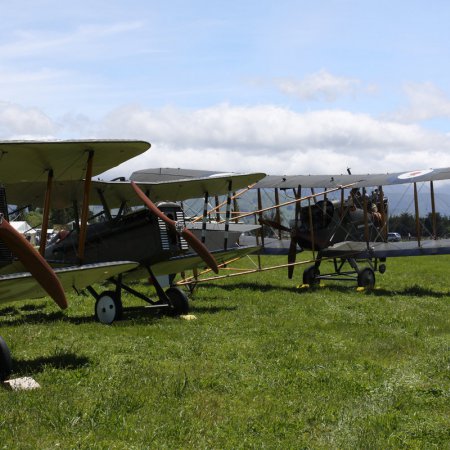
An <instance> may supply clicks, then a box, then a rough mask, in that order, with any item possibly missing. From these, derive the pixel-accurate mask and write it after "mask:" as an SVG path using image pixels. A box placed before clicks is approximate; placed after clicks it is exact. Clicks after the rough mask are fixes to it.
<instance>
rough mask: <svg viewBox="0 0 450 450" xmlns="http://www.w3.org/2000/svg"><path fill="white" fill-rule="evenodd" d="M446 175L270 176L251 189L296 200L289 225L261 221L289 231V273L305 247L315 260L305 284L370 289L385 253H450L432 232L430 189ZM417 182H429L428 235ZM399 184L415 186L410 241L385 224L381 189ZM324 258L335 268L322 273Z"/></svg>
mask: <svg viewBox="0 0 450 450" xmlns="http://www.w3.org/2000/svg"><path fill="white" fill-rule="evenodd" d="M449 178H450V168H441V169H427V170H416V171H411V172H398V173H389V174H367V175H356V174H355V175H352V174H345V175H294V176H275V175H272V176H267V177H266V178H264V179H263V180H261V181H260V182H258V183H257V184H256V185H255V186H254V188H255V189H257V190H260V189H275V190H283V191H285V192H286V191H291V192H292V197H294V198H295V199H296V200H298V201H296V202H295V205H296V206H295V213H294V217H293V218H292V219H291V220H290V223H289V226H285V225H283V224H282V223H281V221H279V220H278V221H277V220H266V219H264V217H262V216H261V217H260V223H262V224H263V226H270V227H273V228H275V229H278V230H281V231H285V232H287V233H289V235H290V245H289V250H288V274H289V277H292V274H293V269H294V266H295V261H296V254H297V253H298V252H299V251H301V250H302V249H308V250H312V251H313V255H314V257H313V259H314V261H315V262H314V264H313V265H311V266H310V267H308V268H307V269H306V270H305V271H304V272H303V283H304V284H308V285H313V284H317V283H318V282H319V281H320V280H322V279H325V280H338V281H353V280H355V281H356V282H357V284H358V286H361V287H368V288H373V287H374V285H375V272H376V271H378V272H379V273H381V274H382V273H384V272H385V270H386V259H387V258H390V257H397V256H420V255H436V254H448V253H450V240H449V239H439V238H438V236H437V233H436V207H435V194H434V182H435V181H438V180H447V179H449ZM420 183H429V186H430V198H431V206H432V212H431V216H432V224H433V226H432V227H433V229H432V230H430V233H429V234H430V236H431V239H423V238H422V237H421V236H422V229H421V223H420V217H419V216H420V211H419V198H418V188H417V186H418V184H420ZM402 184H412V185H413V188H414V205H415V223H416V233H415V236H416V239H414V240H412V241H411V240H409V241H398V239H391V238H390V233H389V228H388V218H389V199H388V196H386V195H385V194H384V190H385V189H384V188H386V187H387V186H398V185H402ZM302 190H303V191H302ZM305 190H310V194H307V195H306V196H304V197H302V192H305ZM317 190H320V193H316V192H317ZM332 193H334V194H335V195H334V197H332ZM302 202H303V203H302ZM305 203H306V205H305ZM276 206H279V205H276ZM324 260H331V261H332V262H333V270H332V271H331V272H328V273H322V274H321V272H320V266H321V263H322V261H324Z"/></svg>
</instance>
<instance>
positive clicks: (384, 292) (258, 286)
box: [203, 282, 450, 298]
mask: <svg viewBox="0 0 450 450" xmlns="http://www.w3.org/2000/svg"><path fill="white" fill-rule="evenodd" d="M294 284H295V282H294ZM203 286H204V287H206V288H207V287H211V288H212V287H214V288H216V289H221V290H224V291H234V290H237V289H252V290H258V291H261V292H269V291H280V290H282V291H285V292H292V293H296V294H301V293H303V292H314V291H319V290H320V291H321V292H323V291H324V289H325V290H328V291H330V292H342V293H348V292H349V291H354V290H355V289H356V286H355V284H346V285H345V286H344V285H325V286H320V287H319V286H318V287H310V288H307V289H298V288H297V287H296V286H295V285H293V286H291V287H289V286H275V285H273V284H269V283H264V284H263V283H242V282H240V283H227V284H224V285H216V284H211V283H205V284H204V285H203ZM365 293H366V294H367V295H375V296H380V297H381V296H384V297H395V296H399V295H401V296H407V297H411V296H413V297H434V298H443V297H448V296H449V295H450V293H448V292H439V291H435V290H433V289H430V288H425V287H422V286H419V285H413V286H409V287H405V288H403V289H385V288H383V289H379V288H376V289H373V290H367V291H366V292H365Z"/></svg>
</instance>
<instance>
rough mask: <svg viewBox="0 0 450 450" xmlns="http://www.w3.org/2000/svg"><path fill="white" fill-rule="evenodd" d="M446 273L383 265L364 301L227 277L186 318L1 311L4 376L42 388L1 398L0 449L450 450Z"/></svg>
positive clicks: (274, 277)
mask: <svg viewBox="0 0 450 450" xmlns="http://www.w3.org/2000/svg"><path fill="white" fill-rule="evenodd" d="M270 261H274V262H277V263H281V262H284V260H282V259H276V258H273V259H270ZM449 267H450V257H446V256H442V257H424V258H411V259H401V258H398V259H393V260H390V261H388V271H387V272H386V274H384V275H383V276H380V275H378V274H377V286H378V289H376V290H374V291H372V292H357V291H356V289H355V287H354V286H353V285H350V284H348V285H345V286H342V285H341V284H331V283H330V284H327V285H326V286H324V287H319V288H317V289H314V290H299V289H297V288H296V284H298V283H299V281H298V280H299V279H300V277H301V271H302V270H301V268H299V267H298V268H296V272H295V275H294V276H295V277H296V279H297V281H294V280H292V281H290V280H288V279H287V277H286V274H285V271H279V270H278V271H273V272H266V273H264V274H258V275H251V276H247V277H242V278H233V279H229V280H225V281H220V282H216V283H214V284H212V283H210V284H208V285H205V286H200V287H199V288H198V290H196V291H195V294H194V300H193V302H192V303H191V305H192V313H193V314H195V315H196V317H197V320H194V321H185V320H181V319H173V318H169V317H164V316H158V315H155V313H152V312H150V311H148V310H145V309H144V308H143V307H142V306H141V303H139V302H137V301H135V300H132V299H129V298H128V297H125V298H124V303H125V305H126V306H130V305H131V307H130V308H128V309H126V311H125V314H124V320H122V321H119V322H116V323H114V324H113V325H112V326H104V325H100V324H98V323H96V322H95V321H94V320H93V317H92V316H93V314H92V313H93V305H94V302H93V300H92V298H90V297H86V298H83V297H76V296H71V297H70V298H69V301H70V307H69V310H68V311H67V312H60V311H59V310H57V307H56V306H54V305H53V304H52V303H51V302H48V301H37V302H32V301H29V302H17V303H12V304H8V305H3V306H2V308H1V309H0V334H1V335H2V336H3V337H4V339H5V340H6V341H7V343H8V345H9V346H10V348H11V351H12V353H13V358H14V376H33V377H34V378H35V379H36V380H37V381H38V382H39V383H40V384H41V386H42V388H41V389H39V390H35V391H28V392H25V391H23V392H11V391H7V390H4V389H3V390H0V448H8V449H9V448H24V449H28V448H29V449H36V448H39V449H45V448H65V449H66V448H82V449H84V448H86V449H87V448H96V449H97V448H99V449H106V448H112V449H116V448H117V449H122V448H123V449H125V448H126V449H133V448H137V449H141V448H158V449H161V448H169V449H174V448H177V449H178V448H195V449H198V448H218V449H219V448H220V449H225V448H226V449H235V448H258V449H260V448H268V449H273V448H283V449H284V448H361V449H362V448H364V449H367V448H383V449H384V448H439V449H442V448H450V445H449V442H450V419H449V418H450V401H449V400H450V391H449V386H450V383H449V363H450V361H449V354H450V352H449V332H450V326H449V316H450V314H449V312H450V302H449V293H450V279H449V277H448V268H449Z"/></svg>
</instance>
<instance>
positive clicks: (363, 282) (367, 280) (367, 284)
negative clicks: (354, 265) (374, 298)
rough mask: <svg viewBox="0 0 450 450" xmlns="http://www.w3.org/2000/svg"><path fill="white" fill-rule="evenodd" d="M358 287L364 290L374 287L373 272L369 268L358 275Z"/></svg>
mask: <svg viewBox="0 0 450 450" xmlns="http://www.w3.org/2000/svg"><path fill="white" fill-rule="evenodd" d="M358 286H359V287H363V288H365V289H373V288H374V287H375V272H374V271H373V270H372V269H371V268H370V267H366V268H365V269H363V270H362V271H361V272H360V273H359V274H358Z"/></svg>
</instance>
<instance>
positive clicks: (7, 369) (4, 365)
mask: <svg viewBox="0 0 450 450" xmlns="http://www.w3.org/2000/svg"><path fill="white" fill-rule="evenodd" d="M11 371H12V360H11V353H10V351H9V348H8V346H7V345H6V342H5V341H4V340H3V338H2V337H1V336H0V382H2V383H3V381H5V380H6V379H7V378H8V377H9V375H10V374H11Z"/></svg>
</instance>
